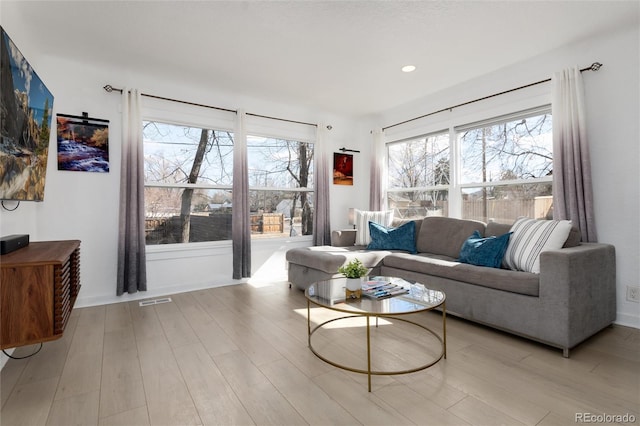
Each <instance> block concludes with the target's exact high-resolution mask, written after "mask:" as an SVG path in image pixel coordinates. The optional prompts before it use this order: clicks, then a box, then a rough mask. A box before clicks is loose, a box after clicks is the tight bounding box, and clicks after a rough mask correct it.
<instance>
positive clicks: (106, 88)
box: [103, 84, 113, 93]
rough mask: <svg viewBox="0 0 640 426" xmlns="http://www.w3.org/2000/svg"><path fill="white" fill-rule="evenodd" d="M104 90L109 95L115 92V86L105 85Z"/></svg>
mask: <svg viewBox="0 0 640 426" xmlns="http://www.w3.org/2000/svg"><path fill="white" fill-rule="evenodd" d="M103 89H104V90H106V91H107V92H109V93H111V92H113V86H111V85H110V84H105V85H104V87H103Z"/></svg>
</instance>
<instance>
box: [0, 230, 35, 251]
mask: <svg viewBox="0 0 640 426" xmlns="http://www.w3.org/2000/svg"><path fill="white" fill-rule="evenodd" d="M28 245H29V234H14V235H7V236H6V237H2V238H0V254H7V253H11V252H12V251H16V250H18V249H20V248H22V247H26V246H28Z"/></svg>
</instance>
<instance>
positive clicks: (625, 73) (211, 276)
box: [0, 22, 640, 328]
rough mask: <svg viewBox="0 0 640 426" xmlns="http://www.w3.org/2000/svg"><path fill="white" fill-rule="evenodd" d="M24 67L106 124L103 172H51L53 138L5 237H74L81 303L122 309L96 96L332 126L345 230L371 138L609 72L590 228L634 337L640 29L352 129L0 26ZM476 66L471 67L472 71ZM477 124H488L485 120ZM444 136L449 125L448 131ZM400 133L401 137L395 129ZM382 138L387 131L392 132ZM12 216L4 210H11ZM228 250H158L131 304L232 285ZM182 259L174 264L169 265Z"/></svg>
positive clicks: (339, 224)
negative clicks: (343, 150)
mask: <svg viewBox="0 0 640 426" xmlns="http://www.w3.org/2000/svg"><path fill="white" fill-rule="evenodd" d="M1 23H2V25H3V27H4V28H5V30H6V31H7V32H8V34H9V36H10V37H11V38H12V39H13V41H14V42H15V43H16V44H17V46H18V48H19V49H20V50H21V51H22V53H23V54H24V55H25V57H26V58H27V60H29V62H30V63H31V64H32V65H33V66H34V68H35V70H36V71H37V72H38V74H39V76H40V77H41V79H42V80H43V81H44V82H45V84H47V86H48V87H49V89H50V90H51V92H52V93H53V94H54V96H55V101H54V113H58V112H59V113H67V114H75V115H79V114H80V113H81V112H83V111H85V112H88V113H89V115H90V116H92V117H97V118H105V119H109V120H111V123H110V161H111V172H110V173H108V174H93V173H78V172H62V171H58V170H57V167H56V162H55V149H56V148H55V139H54V138H52V144H51V147H50V154H52V155H51V156H50V159H49V164H48V172H47V185H46V190H45V201H44V202H42V203H37V204H36V203H22V204H21V205H20V206H19V208H18V209H17V210H16V211H14V212H7V211H4V210H2V211H0V222H1V225H0V232H1V234H2V235H8V234H15V233H28V234H30V235H31V240H32V241H36V240H51V239H80V240H81V241H82V252H81V253H82V261H81V263H82V270H81V274H82V286H83V287H82V290H81V292H80V295H79V298H78V302H77V306H85V305H90V304H99V303H111V302H118V301H123V300H128V299H130V298H131V297H130V296H127V295H125V296H123V297H116V296H115V274H116V251H117V250H116V238H117V222H118V214H117V211H118V207H117V206H118V191H119V189H118V188H119V165H120V161H119V157H120V109H119V102H120V101H119V96H118V95H116V94H108V93H106V92H105V91H104V90H103V89H102V86H103V85H104V84H107V83H110V84H113V85H114V86H116V87H124V86H130V87H137V88H139V89H141V90H142V91H143V92H146V93H152V94H157V95H161V96H166V97H170V98H177V99H183V100H187V101H192V102H197V103H203V104H210V105H216V106H222V107H228V108H231V109H236V108H244V109H245V110H247V111H248V112H255V113H260V114H266V115H272V116H278V117H283V118H290V119H295V120H301V121H307V122H325V123H328V124H331V125H332V126H333V130H332V131H331V132H330V136H329V140H328V141H327V142H328V146H327V151H328V152H334V151H336V150H337V149H338V148H340V147H343V146H344V147H347V148H352V149H360V150H361V151H362V152H361V153H360V154H355V155H354V179H355V183H354V186H352V187H346V186H337V185H332V186H331V204H332V205H331V222H332V225H333V226H332V227H333V228H344V227H347V226H348V224H347V219H346V212H347V209H348V208H349V207H358V208H363V209H366V208H367V207H368V193H369V192H368V191H369V158H370V157H369V156H370V147H371V141H372V137H371V135H370V134H369V131H370V130H371V129H373V128H374V127H383V126H386V125H389V124H392V123H395V122H398V121H403V120H405V119H408V118H412V117H415V116H419V115H422V114H425V113H427V112H431V111H434V110H437V109H440V108H443V107H448V106H450V105H455V104H456V103H460V102H464V101H468V100H470V99H475V98H478V97H481V96H485V95H487V94H491V93H494V92H498V91H501V90H505V89H509V88H511V87H516V86H519V85H522V84H527V83H530V82H533V81H537V80H540V79H544V78H548V77H549V76H551V74H552V73H553V72H554V71H556V70H559V69H561V68H563V67H566V66H570V65H574V64H576V65H579V66H587V65H589V64H591V63H592V62H593V61H600V62H602V63H604V67H603V68H602V69H601V70H600V71H599V72H597V73H585V74H584V78H585V84H586V92H587V94H586V98H587V109H588V111H587V112H588V115H589V123H590V124H589V137H590V146H591V154H592V163H593V178H594V191H595V201H596V220H597V227H598V233H599V240H600V241H602V242H607V243H611V244H613V245H615V246H616V250H617V283H618V322H619V323H621V324H627V325H632V326H635V327H638V328H640V312H639V308H640V306H639V305H638V304H635V303H629V302H626V301H625V292H626V285H635V286H638V285H640V278H639V270H638V268H639V266H638V264H639V263H640V262H638V259H640V242H639V238H640V227H639V220H638V218H639V217H640V208H639V195H640V186H639V183H640V182H639V180H640V179H639V178H638V166H639V164H640V161H639V155H640V154H639V151H638V145H639V129H638V122H639V118H640V110H639V105H638V104H639V98H638V94H639V91H640V88H639V81H638V75H639V65H638V62H639V46H638V39H639V34H638V28H637V27H635V28H631V29H629V28H627V29H622V30H620V31H619V32H617V33H615V34H608V35H601V36H599V37H595V38H594V39H592V40H587V41H584V42H582V43H580V44H576V45H574V46H571V47H567V48H564V49H560V50H557V51H554V52H551V53H549V54H547V55H543V56H540V57H536V58H532V59H531V60H529V61H526V62H523V63H520V64H517V65H514V66H512V67H509V68H505V69H501V70H497V71H495V72H494V73H491V74H488V75H485V76H483V77H481V78H478V79H475V80H473V81H470V82H467V83H464V84H461V85H459V86H456V87H453V88H451V89H450V90H446V91H443V92H441V93H437V94H434V95H429V96H426V97H424V98H421V99H418V100H416V101H415V102H411V103H408V104H406V105H403V106H401V107H398V108H394V109H393V110H390V111H387V112H385V113H384V114H381V115H379V116H376V117H365V118H361V119H359V120H353V118H351V117H338V116H335V115H332V114H330V113H328V112H323V111H309V110H303V109H299V108H297V107H296V106H295V105H283V104H279V103H277V102H271V101H265V100H259V99H253V98H250V97H246V96H241V95H237V94H230V93H225V92H223V91H221V90H214V89H211V88H203V87H193V86H190V85H189V83H188V76H185V79H184V80H180V81H178V80H176V81H163V80H159V79H157V78H155V77H154V76H153V75H136V74H134V73H132V72H129V71H128V70H126V69H109V68H107V67H103V66H94V65H91V64H82V63H74V62H73V61H69V60H68V59H62V58H60V57H57V56H55V54H49V53H47V52H41V51H40V50H39V49H38V40H37V39H35V38H34V37H35V36H34V35H33V33H32V32H30V31H29V28H25V27H24V26H22V25H18V24H17V23H14V22H1ZM470 66H472V64H470ZM548 94H549V86H546V88H545V86H544V85H543V86H536V88H534V89H531V90H527V91H523V92H521V93H516V94H510V95H505V96H503V97H501V98H498V99H494V100H492V101H490V102H484V103H481V104H475V105H474V106H470V107H464V108H461V109H459V110H454V111H453V112H451V113H444V114H443V115H439V116H435V117H433V118H430V119H427V120H421V121H420V122H419V123H412V125H411V126H415V128H420V129H425V130H426V129H430V128H432V129H433V128H437V127H438V126H440V128H442V126H443V125H444V123H445V122H446V121H447V120H448V119H450V118H451V117H453V118H455V119H458V120H462V121H466V120H471V119H472V118H473V117H481V116H485V115H486V116H491V115H497V114H499V113H501V111H507V110H512V109H514V107H516V108H517V107H526V106H527V105H530V104H535V103H540V102H542V101H546V102H549V96H548ZM483 118H484V117H483ZM445 128H446V126H445ZM402 130H404V131H407V127H405V128H404V129H396V130H394V131H396V132H401V131H402ZM389 133H392V132H391V131H390V132H389ZM9 207H10V205H9ZM296 244H309V242H308V241H304V240H301V241H299V242H298V243H295V242H286V241H279V242H268V243H256V244H254V248H253V259H252V264H253V269H254V272H255V274H256V275H257V276H262V272H263V271H264V270H267V269H269V268H268V266H269V265H268V263H269V262H273V263H274V264H276V265H277V264H280V262H282V257H283V253H284V251H285V250H286V248H288V247H292V246H293V245H296ZM230 252H231V247H230V245H227V246H224V245H223V246H216V247H213V248H206V249H204V250H199V251H196V253H193V252H192V254H196V256H188V257H184V256H183V255H184V253H183V252H179V253H178V254H176V253H154V254H153V256H152V257H151V259H150V262H149V263H150V264H149V291H148V292H143V293H138V294H137V295H134V296H133V298H140V297H150V296H156V295H161V294H167V293H170V292H174V291H183V290H185V291H186V290H189V289H192V288H198V287H201V286H213V285H221V284H227V283H232V280H231V278H230V277H231V272H230V271H231V270H230V266H229V265H230V264H231V262H230V259H231V256H230ZM176 257H177V258H176Z"/></svg>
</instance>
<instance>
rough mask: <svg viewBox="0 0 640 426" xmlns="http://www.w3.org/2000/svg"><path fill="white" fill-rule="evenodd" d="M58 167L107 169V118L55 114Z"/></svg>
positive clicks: (92, 169)
mask: <svg viewBox="0 0 640 426" xmlns="http://www.w3.org/2000/svg"><path fill="white" fill-rule="evenodd" d="M56 121H57V126H58V132H57V136H58V137H57V139H58V170H68V171H77V172H95V173H108V172H109V120H101V119H98V118H89V117H84V116H82V117H80V116H77V115H66V114H57V118H56Z"/></svg>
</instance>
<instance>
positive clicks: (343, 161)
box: [333, 152, 353, 185]
mask: <svg viewBox="0 0 640 426" xmlns="http://www.w3.org/2000/svg"><path fill="white" fill-rule="evenodd" d="M333 184H334V185H353V155H351V154H340V153H337V152H334V153H333Z"/></svg>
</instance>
